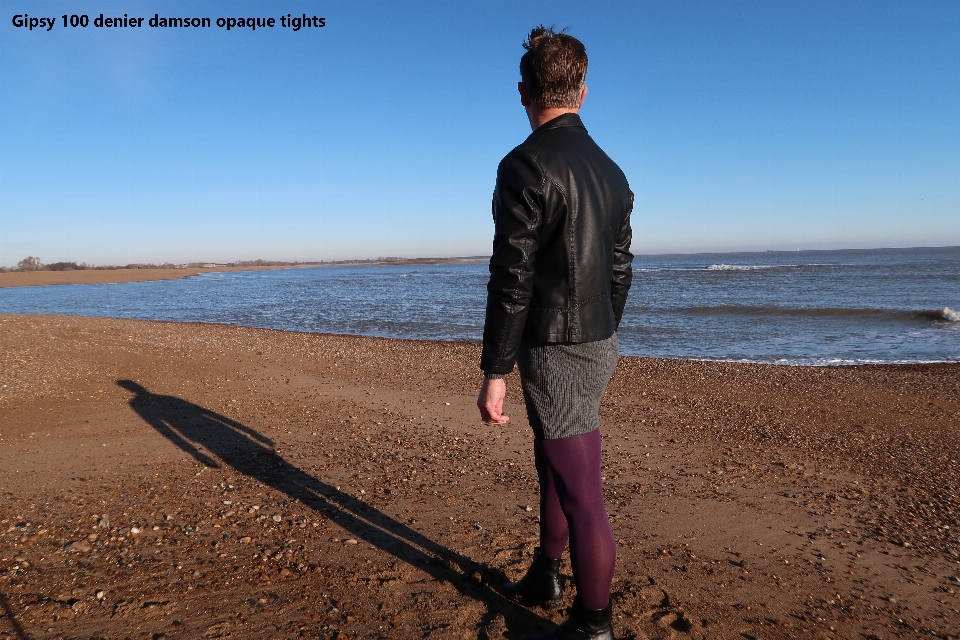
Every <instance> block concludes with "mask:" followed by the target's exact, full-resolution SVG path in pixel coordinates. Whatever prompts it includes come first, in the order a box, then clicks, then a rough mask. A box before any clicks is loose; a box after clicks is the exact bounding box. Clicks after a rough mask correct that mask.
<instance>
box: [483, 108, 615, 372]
mask: <svg viewBox="0 0 960 640" xmlns="http://www.w3.org/2000/svg"><path fill="white" fill-rule="evenodd" d="M632 210H633V193H632V192H631V191H630V187H629V185H628V184H627V179H626V177H625V176H624V175H623V172H622V171H621V170H620V167H618V166H617V165H616V164H615V163H614V162H613V160H611V159H610V158H609V157H608V156H607V154H605V153H604V152H603V150H602V149H601V148H600V147H599V146H597V143H595V142H594V141H593V139H592V138H591V137H590V135H589V134H588V133H587V130H586V128H585V127H584V126H583V123H582V122H581V121H580V116H578V115H576V114H573V113H567V114H563V115H561V116H559V117H557V118H554V119H553V120H550V121H549V122H547V123H545V124H543V125H542V126H540V127H538V128H537V130H536V131H534V132H533V133H531V134H530V137H528V138H527V139H526V140H525V141H524V142H523V144H521V145H520V146H518V147H517V148H516V149H514V150H513V151H511V152H510V153H509V154H508V155H507V157H505V158H504V159H503V160H502V161H501V162H500V166H499V167H498V168H497V187H496V189H495V190H494V192H493V220H494V223H495V226H496V231H495V234H494V238H493V256H492V257H491V258H490V283H489V284H488V285H487V318H486V323H485V325H484V328H483V355H482V356H481V359H480V368H481V369H483V371H484V372H485V373H487V374H488V375H489V374H506V373H509V372H510V371H512V370H513V365H514V361H515V360H516V356H517V350H518V349H519V347H520V341H521V340H522V339H523V340H528V341H531V342H573V343H579V342H592V341H594V340H603V339H605V338H609V337H610V336H611V335H613V333H614V332H615V331H616V330H617V326H618V325H619V324H620V318H621V316H622V315H623V307H624V305H625V304H626V301H627V291H628V290H629V288H630V281H631V277H632V269H631V263H632V261H633V254H631V253H630V241H631V239H632V231H631V229H630V213H631V211H632Z"/></svg>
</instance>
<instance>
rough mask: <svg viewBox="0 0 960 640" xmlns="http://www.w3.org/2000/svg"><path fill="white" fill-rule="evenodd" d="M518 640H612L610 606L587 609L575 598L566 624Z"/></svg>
mask: <svg viewBox="0 0 960 640" xmlns="http://www.w3.org/2000/svg"><path fill="white" fill-rule="evenodd" d="M520 640H614V639H613V616H612V614H611V608H610V605H609V604H608V605H607V606H606V608H605V609H587V608H585V607H584V606H583V605H581V604H580V598H579V597H577V598H575V599H574V601H573V608H572V609H570V617H569V618H568V619H567V621H566V622H564V623H563V624H561V625H560V626H559V627H556V628H555V629H551V630H550V631H544V632H543V633H538V634H535V635H526V636H523V637H522V638H521V639H520Z"/></svg>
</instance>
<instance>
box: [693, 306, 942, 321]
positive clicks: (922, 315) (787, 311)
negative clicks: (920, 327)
mask: <svg viewBox="0 0 960 640" xmlns="http://www.w3.org/2000/svg"><path fill="white" fill-rule="evenodd" d="M676 311H679V312H682V313H702V314H720V315H748V316H800V317H834V318H836V317H854V318H857V317H859V318H865V319H869V318H876V319H890V320H901V321H917V320H933V321H939V322H960V312H958V311H954V310H953V309H951V308H950V307H944V308H943V309H932V310H926V309H923V310H919V311H912V310H905V309H869V308H867V309H854V308H842V307H841V308H809V307H780V306H773V305H771V306H763V307H758V306H739V305H715V306H698V307H686V308H682V309H677V310H676Z"/></svg>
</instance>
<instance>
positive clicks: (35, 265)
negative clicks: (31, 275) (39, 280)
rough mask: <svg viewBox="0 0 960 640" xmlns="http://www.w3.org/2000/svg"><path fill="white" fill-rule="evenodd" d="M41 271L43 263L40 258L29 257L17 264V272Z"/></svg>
mask: <svg viewBox="0 0 960 640" xmlns="http://www.w3.org/2000/svg"><path fill="white" fill-rule="evenodd" d="M41 269H43V263H42V262H40V258H36V257H34V256H27V257H26V258H24V259H23V260H21V261H20V262H18V263H17V271H40V270H41Z"/></svg>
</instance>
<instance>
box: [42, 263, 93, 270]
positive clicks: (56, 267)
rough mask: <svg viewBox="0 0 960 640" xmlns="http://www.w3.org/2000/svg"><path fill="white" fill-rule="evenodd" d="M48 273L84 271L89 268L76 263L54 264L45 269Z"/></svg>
mask: <svg viewBox="0 0 960 640" xmlns="http://www.w3.org/2000/svg"><path fill="white" fill-rule="evenodd" d="M43 268H44V269H46V270H47V271H83V270H84V269H86V268H87V265H86V264H77V263H76V262H54V263H53V264H48V265H46V266H44V267H43Z"/></svg>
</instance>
